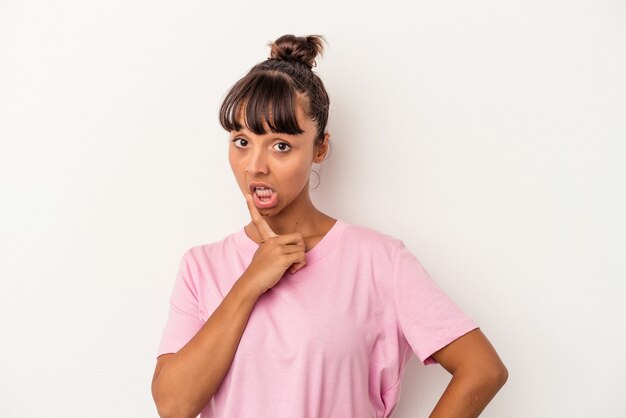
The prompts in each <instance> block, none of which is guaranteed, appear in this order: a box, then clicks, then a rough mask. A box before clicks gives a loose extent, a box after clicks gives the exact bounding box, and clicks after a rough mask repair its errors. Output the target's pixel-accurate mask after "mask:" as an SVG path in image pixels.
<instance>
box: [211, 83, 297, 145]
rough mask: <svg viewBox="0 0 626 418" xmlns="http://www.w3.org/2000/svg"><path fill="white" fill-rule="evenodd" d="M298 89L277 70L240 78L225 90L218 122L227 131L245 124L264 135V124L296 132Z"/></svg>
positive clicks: (282, 130) (249, 128)
mask: <svg viewBox="0 0 626 418" xmlns="http://www.w3.org/2000/svg"><path fill="white" fill-rule="evenodd" d="M297 106H298V92H297V91H296V88H295V86H294V83H293V82H292V81H291V80H290V79H289V78H288V77H285V76H283V75H282V74H280V73H277V72H271V73H270V72H265V71H259V72H254V73H251V74H248V75H247V76H246V77H244V78H242V79H241V80H239V81H238V82H237V83H236V84H235V85H234V86H233V87H232V88H231V89H230V91H229V92H228V94H227V95H226V98H225V99H224V102H223V103H222V106H221V108H220V124H221V125H222V127H223V128H224V129H225V130H227V131H229V132H230V131H238V130H240V129H242V127H243V126H245V127H246V128H247V129H248V130H249V131H251V132H254V133H255V134H257V135H264V134H266V133H267V132H266V131H265V127H264V123H267V125H268V126H269V128H270V131H271V132H275V133H284V134H288V135H298V134H301V133H304V131H303V130H302V129H301V128H300V126H299V125H298V120H297V117H296V108H297Z"/></svg>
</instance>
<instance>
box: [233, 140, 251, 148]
mask: <svg viewBox="0 0 626 418" xmlns="http://www.w3.org/2000/svg"><path fill="white" fill-rule="evenodd" d="M237 141H243V145H242V146H239V145H237ZM231 142H232V143H234V144H235V146H236V147H237V148H243V147H244V146H245V145H246V144H247V143H248V141H247V140H245V139H243V138H235V139H233V140H231Z"/></svg>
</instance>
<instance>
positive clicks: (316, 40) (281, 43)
mask: <svg viewBox="0 0 626 418" xmlns="http://www.w3.org/2000/svg"><path fill="white" fill-rule="evenodd" d="M322 41H326V39H324V37H323V36H321V35H309V36H294V35H283V36H281V37H280V38H278V39H276V40H275V41H274V43H271V44H268V46H269V47H270V48H271V52H270V59H280V60H286V61H297V62H300V63H302V64H304V65H306V66H307V67H309V68H313V67H315V65H316V62H315V58H316V57H317V56H318V55H320V56H321V55H322V52H323V50H324V45H323V43H322Z"/></svg>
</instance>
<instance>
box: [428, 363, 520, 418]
mask: <svg viewBox="0 0 626 418" xmlns="http://www.w3.org/2000/svg"><path fill="white" fill-rule="evenodd" d="M507 378H508V372H507V371H506V369H503V370H500V371H498V372H496V373H492V374H491V375H486V374H483V373H481V372H480V371H475V370H474V371H472V370H467V371H462V370H458V371H456V372H455V373H454V374H453V375H452V380H450V383H449V384H448V387H447V388H446V390H445V391H444V392H443V395H442V396H441V398H440V399H439V402H437V405H436V406H435V409H433V412H432V413H431V414H430V418H474V417H477V416H479V415H480V413H481V412H482V411H483V410H484V409H485V407H486V406H487V404H488V403H489V402H490V401H491V400H492V399H493V397H494V396H495V395H496V393H498V391H499V390H500V388H501V387H502V386H504V383H505V382H506V380H507Z"/></svg>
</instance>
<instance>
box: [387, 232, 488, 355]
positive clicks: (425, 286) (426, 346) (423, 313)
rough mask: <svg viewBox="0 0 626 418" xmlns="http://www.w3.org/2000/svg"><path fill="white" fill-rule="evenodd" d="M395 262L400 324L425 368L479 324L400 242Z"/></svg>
mask: <svg viewBox="0 0 626 418" xmlns="http://www.w3.org/2000/svg"><path fill="white" fill-rule="evenodd" d="M395 259H396V261H395V263H394V274H393V276H394V280H393V283H394V300H395V307H396V314H397V318H398V325H399V327H400V328H401V330H402V333H403V334H404V336H405V338H406V340H407V342H408V343H409V345H410V346H411V348H412V350H413V352H414V353H415V355H416V356H417V357H418V358H419V359H420V361H421V362H422V363H423V364H424V365H429V364H437V361H436V360H435V359H434V358H433V357H432V356H431V355H432V354H433V353H434V352H436V351H437V350H439V349H441V348H443V347H445V346H446V345H448V344H449V343H451V342H452V341H454V340H455V339H457V338H459V337H461V336H463V335H465V334H467V333H468V332H470V331H471V330H473V329H476V328H478V325H476V323H475V322H474V321H473V320H472V319H471V318H470V317H468V316H467V315H466V314H465V313H464V312H463V311H462V310H461V308H460V307H459V306H457V305H456V304H455V303H454V301H453V300H452V299H450V297H448V296H447V295H446V294H445V293H444V292H443V290H441V288H439V286H438V285H437V284H436V283H435V282H434V281H433V279H432V278H431V277H430V275H429V274H428V272H427V271H426V269H424V267H423V266H422V264H421V263H420V262H419V261H418V260H417V258H416V257H415V256H414V255H413V253H411V251H409V249H408V248H406V246H405V245H404V242H402V241H401V242H400V247H399V249H398V252H397V254H396V258H395Z"/></svg>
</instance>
